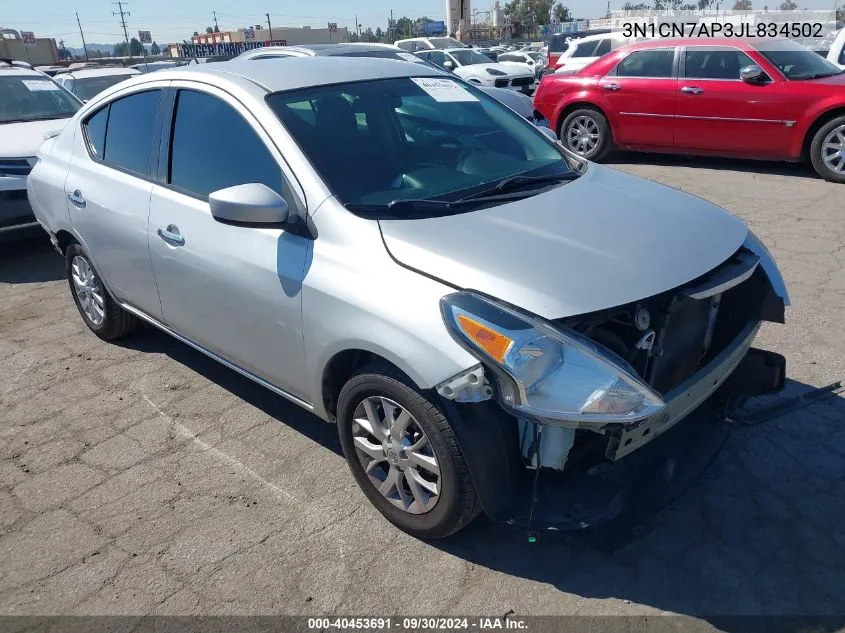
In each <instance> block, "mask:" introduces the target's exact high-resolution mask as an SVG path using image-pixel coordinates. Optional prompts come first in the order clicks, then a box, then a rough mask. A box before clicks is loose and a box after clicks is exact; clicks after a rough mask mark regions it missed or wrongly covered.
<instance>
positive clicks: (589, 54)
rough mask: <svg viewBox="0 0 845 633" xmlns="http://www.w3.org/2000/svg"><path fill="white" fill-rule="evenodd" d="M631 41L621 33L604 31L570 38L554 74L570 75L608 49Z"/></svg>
mask: <svg viewBox="0 0 845 633" xmlns="http://www.w3.org/2000/svg"><path fill="white" fill-rule="evenodd" d="M631 41H633V40H632V39H631V38H630V37H625V36H624V35H623V34H622V33H604V34H602V35H588V36H587V37H582V38H580V39H576V40H572V41H570V43H569V47H568V48H567V49H566V50H565V51H564V52H563V54H562V55H561V56H560V58H559V59H558V62H557V66H556V68H555V73H556V74H561V75H572V74H574V73H577V72H578V71H579V70H581V69H582V68H586V67H587V66H589V65H590V64H592V63H593V62H594V61H596V60H597V59H599V58H600V57H603V56H604V55H607V54H608V53H609V52H610V51H612V50H615V49H617V48H619V47H620V46H624V45H625V44H628V43H629V42H631Z"/></svg>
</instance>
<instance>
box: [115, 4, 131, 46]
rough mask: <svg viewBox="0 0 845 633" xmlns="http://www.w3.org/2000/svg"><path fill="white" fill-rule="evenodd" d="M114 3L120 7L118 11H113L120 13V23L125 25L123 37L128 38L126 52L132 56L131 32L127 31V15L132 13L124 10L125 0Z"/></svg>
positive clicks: (116, 13)
mask: <svg viewBox="0 0 845 633" xmlns="http://www.w3.org/2000/svg"><path fill="white" fill-rule="evenodd" d="M112 4H116V5H117V7H118V11H112V12H111V14H112V15H118V14H120V25H121V26H122V27H123V39H125V40H126V54H127V55H130V56H131V54H132V53H131V52H130V49H129V33H127V31H126V18H125V17H124V16H126V15H132V14H131V13H129V11H124V10H123V0H117V2H112Z"/></svg>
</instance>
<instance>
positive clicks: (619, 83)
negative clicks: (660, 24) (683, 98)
mask: <svg viewBox="0 0 845 633" xmlns="http://www.w3.org/2000/svg"><path fill="white" fill-rule="evenodd" d="M677 57H678V50H677V48H675V47H667V48H650V49H645V50H635V51H633V52H632V53H630V54H629V55H628V56H627V57H625V58H623V59H622V60H621V61H620V62H619V63H618V64H617V65H616V67H615V68H614V69H613V70H612V71H611V72H610V73H608V74H607V75H606V76H605V77H603V78H602V79H600V80H599V83H598V88H597V89H598V91H599V92H600V93H601V94H602V96H603V98H604V100H603V104H604V105H605V108H606V110H607V114H608V116H609V117H610V123H611V127H612V128H613V136H614V141H615V142H616V143H617V145H620V146H623V147H624V146H637V147H654V148H669V147H671V146H672V143H673V137H674V121H675V107H676V101H677V91H678V74H677V73H678V59H677Z"/></svg>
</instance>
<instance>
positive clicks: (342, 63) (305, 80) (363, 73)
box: [150, 56, 446, 92]
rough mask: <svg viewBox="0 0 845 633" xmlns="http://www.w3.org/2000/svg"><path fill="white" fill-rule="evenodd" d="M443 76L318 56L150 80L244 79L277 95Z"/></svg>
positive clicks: (401, 65)
mask: <svg viewBox="0 0 845 633" xmlns="http://www.w3.org/2000/svg"><path fill="white" fill-rule="evenodd" d="M443 75H446V73H444V72H442V71H440V70H438V69H437V68H435V67H433V66H428V65H424V64H409V63H408V62H404V61H398V60H393V59H379V58H374V57H331V58H329V57H323V56H316V57H290V58H287V59H266V60H263V61H262V62H261V63H260V64H257V63H255V62H253V61H249V60H232V61H229V62H226V63H224V64H211V65H208V66H206V65H193V66H183V67H181V68H176V69H173V70H169V69H165V70H159V71H157V72H156V73H155V74H154V75H150V80H151V81H152V80H161V79H168V78H170V79H192V78H195V77H198V76H203V77H206V78H209V77H220V78H221V79H234V78H242V79H245V80H248V81H251V82H252V83H254V84H257V85H259V86H261V87H262V88H264V89H265V90H267V91H269V92H277V91H280V90H294V89H297V88H310V87H313V86H324V85H330V84H341V83H349V82H353V81H368V80H376V79H391V78H394V77H438V76H443Z"/></svg>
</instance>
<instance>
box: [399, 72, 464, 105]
mask: <svg viewBox="0 0 845 633" xmlns="http://www.w3.org/2000/svg"><path fill="white" fill-rule="evenodd" d="M411 81H413V82H414V83H415V84H417V85H418V86H419V87H420V88H422V89H423V90H425V92H426V93H427V94H428V95H429V96H430V97H431V98H432V99H434V100H435V101H439V102H441V103H447V102H450V101H478V99H476V98H475V97H474V96H473V95H472V93H471V92H469V91H468V90H466V89H465V88H464V87H463V86H461V85H460V84H458V83H456V82H454V81H451V80H450V79H434V78H428V77H427V78H422V77H413V78H411Z"/></svg>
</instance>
